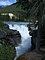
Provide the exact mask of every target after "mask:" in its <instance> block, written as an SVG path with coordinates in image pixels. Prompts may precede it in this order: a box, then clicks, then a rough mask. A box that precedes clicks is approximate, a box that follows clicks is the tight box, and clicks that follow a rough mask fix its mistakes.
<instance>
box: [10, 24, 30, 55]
mask: <svg viewBox="0 0 45 60" xmlns="http://www.w3.org/2000/svg"><path fill="white" fill-rule="evenodd" d="M9 28H10V29H13V30H17V31H19V32H20V34H21V44H19V46H17V47H15V48H16V56H20V55H21V54H23V53H25V52H26V51H28V50H29V48H30V47H31V36H30V35H29V31H28V27H27V25H16V24H14V26H12V24H9Z"/></svg>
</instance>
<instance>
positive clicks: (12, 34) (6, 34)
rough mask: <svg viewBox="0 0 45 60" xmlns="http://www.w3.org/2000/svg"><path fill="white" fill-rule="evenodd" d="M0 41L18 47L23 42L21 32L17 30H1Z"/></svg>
mask: <svg viewBox="0 0 45 60" xmlns="http://www.w3.org/2000/svg"><path fill="white" fill-rule="evenodd" d="M0 40H1V41H3V43H4V41H5V43H7V42H9V43H10V44H12V45H14V46H17V45H18V44H19V43H20V42H21V35H20V33H19V31H16V30H10V29H8V30H7V29H6V30H2V29H0Z"/></svg>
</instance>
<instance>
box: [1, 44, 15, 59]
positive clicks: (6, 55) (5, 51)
mask: <svg viewBox="0 0 45 60" xmlns="http://www.w3.org/2000/svg"><path fill="white" fill-rule="evenodd" d="M15 56H16V50H15V48H14V46H12V45H10V44H7V45H3V44H2V45H1V44H0V60H14V57H15Z"/></svg>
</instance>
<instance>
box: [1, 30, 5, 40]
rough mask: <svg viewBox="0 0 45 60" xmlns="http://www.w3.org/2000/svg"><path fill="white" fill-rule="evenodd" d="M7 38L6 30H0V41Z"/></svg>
mask: <svg viewBox="0 0 45 60" xmlns="http://www.w3.org/2000/svg"><path fill="white" fill-rule="evenodd" d="M3 37H6V32H5V31H4V30H0V39H1V38H3Z"/></svg>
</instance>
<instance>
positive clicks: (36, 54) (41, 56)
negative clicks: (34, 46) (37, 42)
mask: <svg viewBox="0 0 45 60" xmlns="http://www.w3.org/2000/svg"><path fill="white" fill-rule="evenodd" d="M16 60H45V52H42V51H35V50H33V51H30V52H27V53H25V54H23V55H21V56H20V57H18V58H17V59H16Z"/></svg>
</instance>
